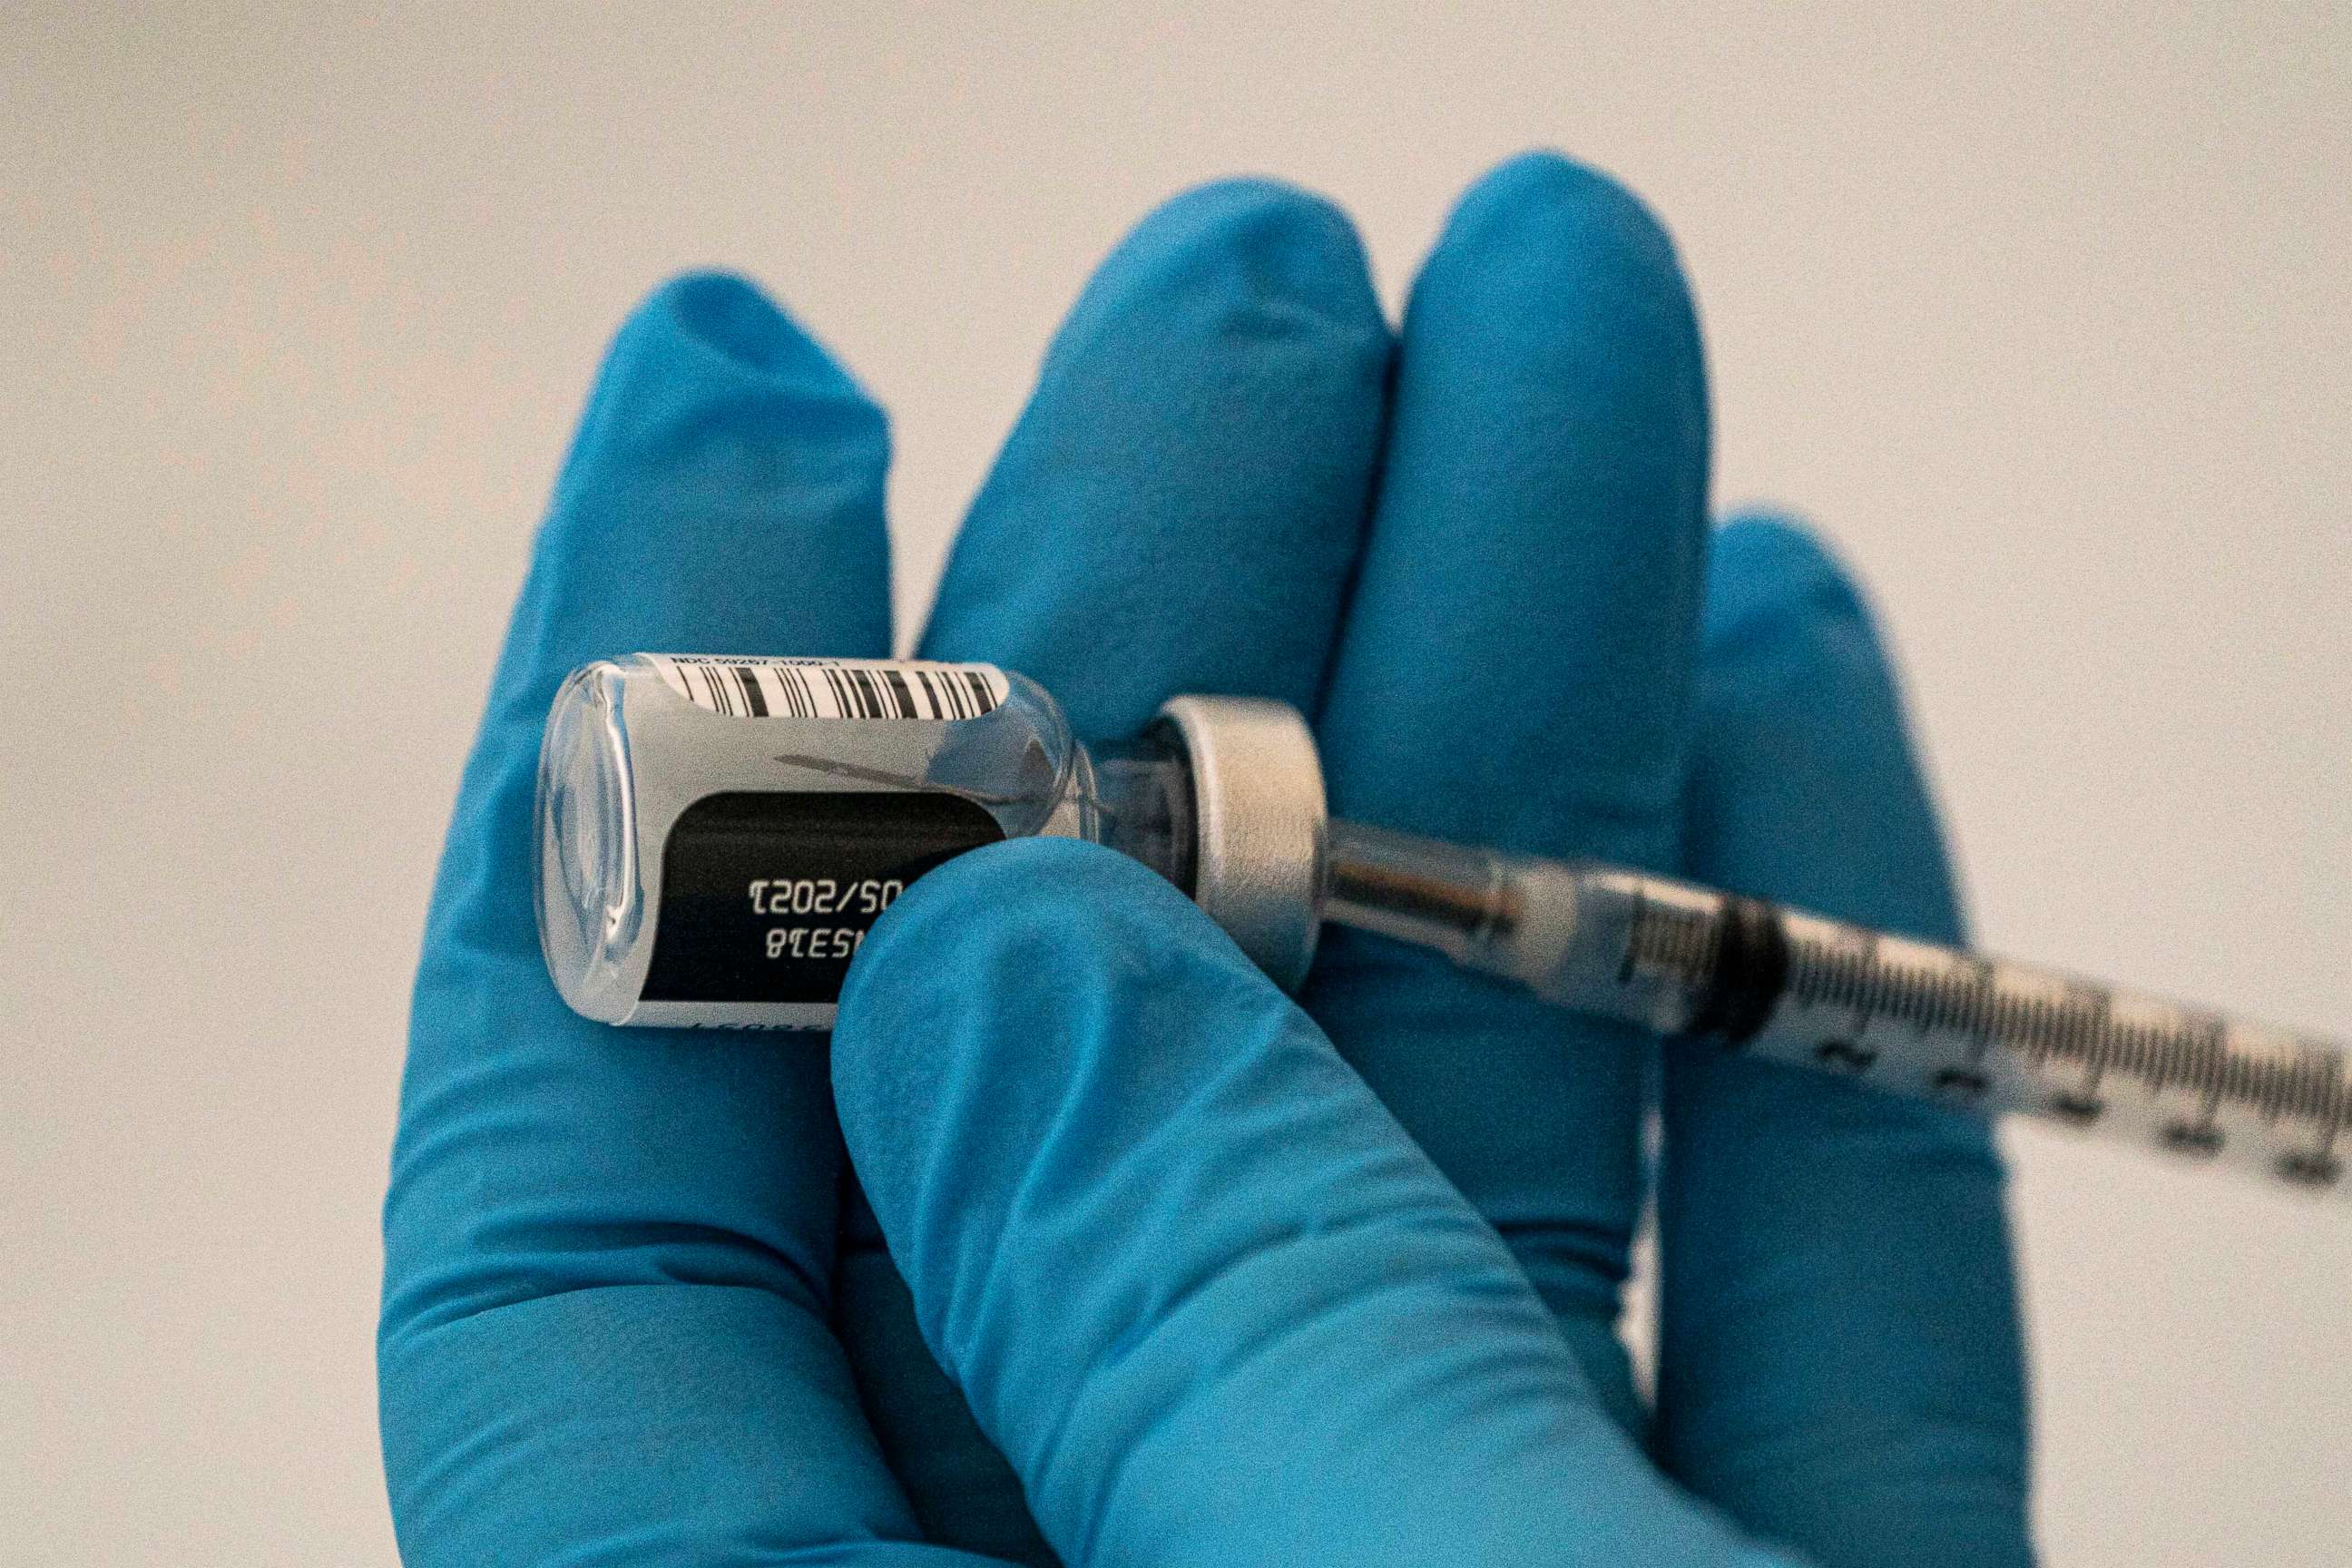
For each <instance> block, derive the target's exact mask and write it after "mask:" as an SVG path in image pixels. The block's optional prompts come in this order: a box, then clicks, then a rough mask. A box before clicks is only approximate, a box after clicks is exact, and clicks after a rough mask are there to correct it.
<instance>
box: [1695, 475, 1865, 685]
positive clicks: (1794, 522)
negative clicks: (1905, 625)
mask: <svg viewBox="0 0 2352 1568" xmlns="http://www.w3.org/2000/svg"><path fill="white" fill-rule="evenodd" d="M1825 627H1836V628H1839V629H1840V630H1842V631H1844V632H1858V633H1859V634H1860V635H1861V636H1862V637H1864V638H1865V639H1868V641H1869V642H1870V643H1871V644H1872V645H1874V642H1875V635H1876V634H1875V632H1874V629H1873V625H1872V616H1871V613H1870V605H1869V603H1868V601H1867V600H1866V599H1865V598H1864V595H1863V592H1862V589H1861V587H1860V585H1859V584H1858V583H1857V581H1856V579H1855V576H1854V574H1853V572H1852V571H1850V570H1849V569H1848V568H1847V566H1846V564H1845V563H1844V562H1843V560H1841V559H1840V558H1839V556H1838V554H1837V552H1836V551H1835V550H1834V549H1832V547H1831V546H1830V545H1829V544H1828V543H1827V542H1824V541H1823V540H1822V538H1821V536H1820V535H1819V534H1817V533H1815V532H1814V531H1812V530H1811V529H1810V528H1808V527H1807V526H1806V525H1805V524H1804V523H1803V522H1801V521H1799V520H1798V519H1797V518H1795V517H1794V516H1792V515H1790V514H1789V513H1786V512H1781V511H1777V510H1768V509H1760V508H1759V509H1754V510H1744V511H1740V512H1738V513H1735V514H1734V515H1733V516H1732V517H1731V518H1730V519H1729V520H1728V521H1726V522H1725V523H1724V525H1723V526H1722V527H1721V528H1719V529H1717V531H1716V534H1715V539H1714V542H1713V545H1712V547H1711V548H1710V551H1709V553H1708V563H1707V595H1706V640H1707V645H1708V649H1709V652H1710V654H1713V655H1717V656H1721V655H1725V654H1732V653H1736V652H1737V650H1738V649H1740V648H1742V647H1751V648H1752V647H1759V646H1761V645H1771V646H1777V647H1786V646H1788V645H1790V644H1791V643H1797V642H1801V641H1803V640H1804V639H1806V638H1807V637H1810V636H1811V635H1812V634H1813V633H1815V632H1816V631H1818V630H1821V629H1822V628H1825Z"/></svg>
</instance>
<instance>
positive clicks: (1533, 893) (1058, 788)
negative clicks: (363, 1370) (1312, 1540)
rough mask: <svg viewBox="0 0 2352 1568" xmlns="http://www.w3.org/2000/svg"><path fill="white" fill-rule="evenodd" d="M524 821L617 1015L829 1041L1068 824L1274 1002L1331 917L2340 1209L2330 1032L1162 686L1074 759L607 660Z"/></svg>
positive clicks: (577, 992)
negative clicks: (1344, 754)
mask: <svg viewBox="0 0 2352 1568" xmlns="http://www.w3.org/2000/svg"><path fill="white" fill-rule="evenodd" d="M539 817H540V833H539V876H538V882H539V889H538V891H539V913H540V934H541V947H542V949H543V950H544V952H545V954H546V958H547V963H548V969H549V971H550V973H551V974H552V975H553V977H554V979H555V982H556V984H557V987H558V989H559V990H561V992H562V994H563V997H564V999H565V1000H566V1001H567V1002H569V1003H571V1005H572V1006H573V1007H575V1008H576V1009H578V1010H579V1011H580V1012H582V1013H583V1014H586V1015H587V1016H590V1017H593V1018H599V1019H603V1020H604V1021H606V1022H610V1023H626V1024H656V1025H706V1026H712V1025H715V1026H766V1027H787V1028H790V1027H802V1028H822V1027H825V1026H829V1025H830V1024H831V1022H832V1020H833V1014H834V1003H835V998H836V997H837V996H838V995H839V993H840V987H841V982H842V979H843V977H844V976H845V974H846V973H847V971H848V967H849V963H850V962H851V960H852V958H853V957H854V956H855V954H856V951H857V948H858V946H859V944H860V943H861V942H863V941H864V939H865V935H866V931H867V930H868V929H870V927H871V926H872V924H873V922H874V921H875V920H876V919H877V918H878V917H879V916H880V914H881V913H882V911H883V910H885V909H887V907H888V906H889V904H890V903H891V901H892V900H894V899H896V898H897V897H898V894H899V893H900V892H901V891H903V890H904V889H905V888H906V885H907V884H908V881H910V880H912V879H914V878H916V877H919V876H920V875H921V874H922V873H923V872H925V871H927V870H929V868H932V867H934V866H937V865H938V864H940V862H941V861H942V860H945V859H947V858H950V857H951V856H954V855H958V854H961V853H963V852H964V851H966V850H970V849H974V848H978V847H982V846H983V845H986V844H990V843H994V842H997V841H998V840H1001V839H1004V838H1012V837H1025V836H1029V835H1039V834H1044V835H1061V836H1067V837H1083V838H1090V839H1094V840H1096V841H1097V842H1099V843H1103V844H1107V845H1109V846H1111V847H1114V848H1117V849H1119V850H1121V851H1122V852H1124V853H1126V854H1129V855H1131V856H1133V857H1134V858H1137V859H1139V860H1141V861H1142V862H1144V863H1145V864H1146V865H1149V866H1150V867H1151V868H1153V869H1155V870H1157V871H1159V872H1160V874H1161V875H1163V876H1165V877H1166V878H1168V879H1169V880H1171V881H1172V882H1174V883H1175V884H1176V885H1177V886H1179V887H1181V888H1182V889H1184V890H1185V891H1186V892H1187V893H1189V894H1190V895H1192V898H1193V900H1195V901H1196V902H1198V903H1199V904H1200V905H1201V906H1202V909H1204V910H1207V911H1208V913H1209V914H1210V915H1211V916H1212V917H1213V918H1214V919H1215V920H1216V921H1218V923H1219V924H1220V925H1222V926H1223V927H1224V929H1225V930H1226V931H1227V932H1228V933H1229V934H1230V935H1232V936H1233V938H1234V941H1235V942H1238V943H1239V944H1240V946H1241V947H1242V949H1243V950H1244V952H1247V953H1248V954H1249V955H1250V956H1251V957H1252V958H1253V959H1255V961H1256V962H1257V963H1259V965H1260V966H1261V967H1263V968H1264V969H1265V971H1266V973H1268V974H1270V975H1272V976H1273V977H1274V978H1275V979H1276V981H1277V982H1278V983H1280V984H1284V985H1286V986H1296V985H1297V984H1298V982H1299V981H1300V979H1301V978H1303V977H1304V975H1305V973H1306V972H1307V963H1308V961H1309V960H1310V959H1311V957H1312V956H1313V953H1314V950H1315V945H1316V939H1317V934H1318V931H1319V930H1320V928H1321V926H1322V924H1323V922H1324V921H1337V922H1339V923H1341V924H1345V925H1349V926H1354V927H1357V928H1360V929H1361V930H1364V931H1373V932H1377V933H1380V934H1381V935H1383V936H1387V937H1392V938H1397V939H1400V940H1402V941H1404V942H1414V943H1418V944H1420V945H1422V946H1423V947H1428V948H1433V949H1435V950H1437V951H1439V952H1444V953H1446V954H1448V955H1449V956H1451V957H1452V958H1453V959H1454V960H1455V961H1456V962H1457V963H1462V964H1464V965H1465V966H1467V967H1469V968H1472V969H1476V970H1480V971H1483V972H1486V973H1490V974H1495V975H1498V976H1501V977H1503V978H1505V979H1507V980H1511V981H1516V982H1517V983H1519V984H1524V985H1526V986H1528V987H1529V988H1530V989H1531V990H1533V991H1534V992H1535V993H1536V994H1538V995H1539V996H1542V997H1544V998H1545V999H1546V1000H1548V1001H1550V1002H1553V1003H1556V1004H1558V1005H1560V1006H1562V1007H1565V1008H1570V1009H1573V1010H1575V1011H1577V1012H1580V1013H1587V1014H1594V1015H1599V1016H1605V1017H1610V1018H1616V1019H1622V1020H1624V1021H1627V1022H1630V1023H1633V1024H1638V1025H1642V1026H1646V1027H1648V1028H1650V1029H1653V1030H1654V1031H1656V1032H1658V1033H1660V1034H1662V1035H1670V1036H1682V1037H1696V1038H1700V1039H1705V1040H1712V1041H1715V1042H1717V1044H1719V1045H1720V1046H1722V1047H1726V1048H1729V1049H1736V1050H1738V1051H1742V1052H1744V1053H1746V1054H1748V1055H1749V1056H1753V1057H1757V1058H1764V1059H1767V1060H1770V1061H1774V1062H1780V1063H1784V1064H1787V1065H1790V1066H1792V1067H1797V1068H1805V1069H1808V1070H1811V1071H1816V1072H1822V1073H1828V1074H1832V1075H1835V1076H1837V1077H1840V1078H1843V1079H1850V1080H1853V1081H1854V1082H1858V1083H1862V1084H1866V1085H1869V1086H1871V1087H1874V1088H1877V1089H1890V1090H1895V1091H1897V1092H1902V1093H1907V1094H1914V1095H1921V1096H1926V1097H1929V1098H1932V1099H1935V1100H1940V1101H1942V1102H1944V1103H1946V1104H1948V1105H1952V1106H1955V1107H1958V1108H1962V1109H1966V1110H1973V1111H1978V1112H1982V1113H1987V1114H1990V1113H1994V1112H2001V1111H2011V1112H2018V1113H2021V1114H2024V1115H2030V1116H2038V1117H2044V1118H2048V1119H2051V1120H2053V1121H2061V1122H2064V1123H2067V1124H2070V1125H2072V1126H2074V1127H2077V1128H2082V1129H2085V1130H2087V1131H2093V1132H2095V1133H2096V1134H2098V1135H2101V1136H2105V1137H2113V1138H2120V1139H2126V1140H2129V1141H2132V1142H2141V1143H2146V1144H2150V1145H2154V1146H2157V1147H2160V1148H2164V1149H2169V1150H2172V1151H2174V1152H2178V1153H2180V1154H2182V1155H2186V1156H2189V1157H2193V1158H2197V1159H2202V1160H2208V1161H2213V1162H2217V1163H2228V1164H2231V1165H2234V1166H2238V1167H2241V1168H2243V1169H2247V1170H2251V1171H2254V1172H2257V1173H2261V1174H2263V1175H2265V1176H2268V1177H2270V1178H2272V1179H2273V1180H2276V1181H2280V1182H2284V1183H2287V1184H2293V1185H2294V1186H2296V1187H2300V1188H2305V1189H2315V1188H2332V1189H2334V1190H2336V1191H2338V1192H2343V1191H2352V1183H2347V1182H2345V1181H2344V1180H2343V1175H2344V1154H2343V1152H2342V1151H2341V1147H2340V1144H2341V1135H2342V1133H2343V1131H2344V1123H2345V1121H2347V1118H2352V1062H2347V1053H2346V1050H2345V1048H2344V1047H2342V1046H2341V1045H2339V1044H2336V1043H2333V1042H2329V1041H2325V1040H2321V1039H2318V1038H2315V1037H2309V1036H2303V1035H2297V1034H2295V1033H2293V1032H2291V1031H2287V1030H2284V1029H2277V1028H2272V1027H2268V1026H2262V1025H2257V1024H2252V1023H2248V1022H2243V1021H2241V1020H2237V1019H2231V1018H2226V1017H2223V1016H2220V1015H2218V1014H2215V1013H2211V1012H2208V1011H2201V1010H2198V1009H2194V1008H2189V1007H2184V1006H2179V1005H2174V1004H2172V1003H2168V1002H2163V1001H2158V1000H2157V999H2154V998H2152V997H2147V996H2140V995H2135V994H2129V993H2126V992H2124V991H2120V990H2117V989H2116V988H2114V987H2110V986H2105V985H2101V984H2094V983H2092V982H2089V981H2084V980H2077V979H2074V978H2071V977H2069V976H2066V975H2063V974H2058V973H2051V972H2048V971H2044V970H2040V969H2034V968H2031V967H2028V966H2025V965H2022V964H2016V963H2007V962H2004V961H2002V960H1999V959H1992V958H1985V957H1981V956H1979V955H1976V954H1972V953H1967V952H1958V951H1955V950H1953V949H1950V948H1945V947H1938V946H1935V945H1932V944H1929V943H1927V942H1916V941H1912V940H1909V939H1907V938H1902V937H1897V936H1893V935H1888V934H1885V933H1881V932H1877V931H1866V930H1864V929H1862V928H1860V927H1857V926H1853V925H1848V924H1845V923H1843V922H1841V921H1833V920H1827V919H1824V918H1822V917H1821V916H1819V915H1812V914H1807V913H1803V912H1801V911H1798V910H1788V909H1783V908H1780V907H1779V906H1777V905H1774V904H1769V903H1766V902H1762V901H1760V900H1755V899H1749V898H1743V897H1738V896H1736V895H1733V894H1729V893H1724V892H1718V891H1716V890H1713V889H1706V888H1700V887H1695V886H1692V885H1690V884H1688V883H1684V882H1678V881H1675V880H1674V879H1670V878H1665V877H1660V876H1654V875H1652V874H1650V873H1648V872H1644V871H1637V870H1629V869H1625V868H1620V867H1614V866H1606V865H1600V864H1592V863H1586V862H1579V861H1571V860H1549V859H1542V858H1533V857H1528V856H1517V855H1507V854H1503V853H1499V852H1496V851H1494V850H1489V849H1483V848H1469V847H1459V846H1455V845H1452V844H1445V843H1440V842H1437V841H1435V840H1432V839H1426V838H1416V837H1409V836H1406V835H1403V834H1399V833H1392V832H1388V831H1385V830H1383V829H1381V828H1377V827H1370V826H1363V825H1360V824H1357V823H1352V822H1346V821H1340V820H1335V819H1331V818H1328V816H1327V815H1326V812H1325V807H1324V794H1323V777H1322V771H1321V768H1320V765H1319V763H1318V761H1317V758H1316V752H1315V744H1314V740H1313V736H1312V734H1311V732H1310V731H1308V729H1307V723H1306V721H1305V720H1304V719H1302V718H1301V717H1300V716H1299V714H1298V713H1297V711H1296V710H1293V709H1290V708H1288V707H1286V706H1284V705H1282V704H1280V703H1276V702H1268V701H1265V700H1253V699H1237V698H1222V697H1180V698H1177V699H1174V700H1171V702H1169V703H1168V704H1167V706H1166V707H1165V708H1164V709H1163V710H1161V717H1160V721H1159V722H1158V723H1156V724H1155V725H1153V726H1152V727H1151V728H1150V730H1148V731H1146V732H1145V733H1144V734H1143V735H1141V736H1139V737H1137V738H1135V739H1134V740H1132V741H1130V742H1122V743H1118V744H1115V745H1107V746H1096V747H1092V748H1089V747H1087V746H1086V745H1083V744H1080V743H1079V742H1076V740H1074V739H1073V738H1072V736H1071V734H1070V731H1069V726H1068V724H1067V723H1066V721H1065V720H1064V718H1063V716H1062V713H1061V710H1060V708H1059V707H1058V706H1057V705H1056V704H1055V701H1054V700H1053V698H1052V697H1051V696H1050V695H1049V694H1047V693H1046V692H1045V690H1044V689H1042V688H1040V687H1039V686H1037V685H1036V683H1035V682H1034V681H1030V680H1027V679H1024V678H1023V677H1021V676H1018V675H1014V674H1011V673H1009V672H1007V671H1003V670H1000V669H997V668H994V667H993V666H989V665H940V664H923V663H912V662H902V663H892V662H889V661H884V660H836V659H778V658H714V657H708V656H680V657H668V656H659V655H642V654H641V655H633V656H630V657H629V658H623V659H618V660H613V661H606V662H601V663H598V664H594V665H591V666H589V667H587V668H584V669H582V670H580V671H578V672H576V673H575V674H574V675H573V677H572V679H571V680H570V681H569V682H567V683H566V684H565V686H564V688H563V690H562V693H561V694H560V695H559V696H558V697H557V699H556V702H555V707H554V710H553V711H552V712H551V714H550V716H549V721H548V731H547V740H546V744H545V748H544V750H543V751H542V752H541V773H540V798H539Z"/></svg>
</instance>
